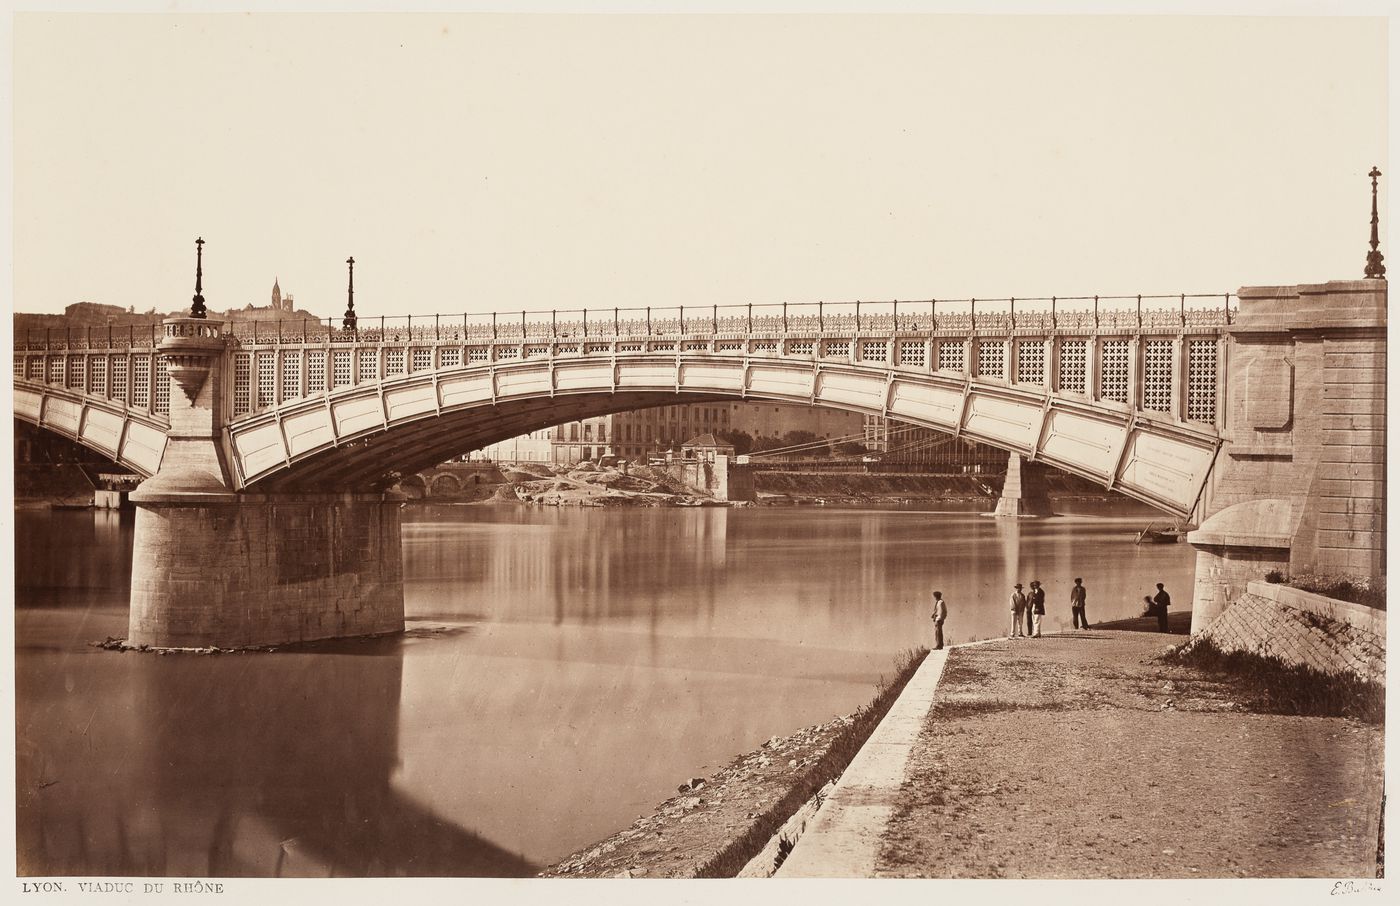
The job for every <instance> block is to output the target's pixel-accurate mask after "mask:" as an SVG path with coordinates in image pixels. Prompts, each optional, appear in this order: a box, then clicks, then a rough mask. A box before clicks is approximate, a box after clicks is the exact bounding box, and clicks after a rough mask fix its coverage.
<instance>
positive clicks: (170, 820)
mask: <svg viewBox="0 0 1400 906" xmlns="http://www.w3.org/2000/svg"><path fill="white" fill-rule="evenodd" d="M403 644H404V643H403V642H402V641H400V640H397V639H381V640H373V641H366V642H354V643H333V644H332V643H328V644H323V645H321V646H318V647H317V648H316V649H315V654H314V655H310V654H292V653H284V654H279V655H275V656H273V655H258V654H247V655H239V656H217V657H199V656H194V655H183V656H179V657H176V658H154V657H131V656H128V657H114V656H111V655H106V654H97V655H95V656H92V657H89V658H88V660H89V661H90V663H87V664H84V665H83V669H75V670H72V671H71V672H70V673H69V677H70V682H77V683H79V684H83V685H88V686H89V688H74V689H71V690H69V691H65V689H64V686H63V685H62V684H59V685H58V687H57V688H54V686H53V684H52V682H51V678H50V677H49V675H48V674H47V673H46V672H45V669H44V667H42V666H36V663H35V659H36V658H37V657H39V655H35V656H32V657H24V658H21V659H20V661H19V663H18V668H17V692H18V698H17V700H18V702H19V711H18V714H17V717H18V721H17V731H18V739H19V746H18V750H17V760H16V773H17V780H18V784H19V790H18V793H19V795H18V799H17V803H16V807H17V814H16V821H17V824H16V832H17V840H16V843H17V853H18V861H19V871H20V873H21V874H25V875H57V876H63V875H74V874H77V875H99V876H100V875H116V876H140V875H146V876H155V877H161V876H173V877H182V876H183V877H203V878H210V877H214V878H218V877H245V876H257V877H275V876H283V877H292V876H304V877H328V876H330V877H335V876H341V877H376V876H385V877H399V876H455V877H477V876H494V877H519V876H529V875H532V874H534V873H535V872H536V871H538V869H539V867H540V866H536V865H534V864H532V863H530V862H528V861H526V860H525V859H523V858H521V857H520V856H518V855H516V854H514V853H511V852H508V851H506V850H503V849H502V848H500V847H499V846H496V845H495V844H493V843H492V842H491V841H489V840H486V839H483V838H482V837H480V836H479V835H477V834H475V833H472V832H471V831H469V830H467V829H465V828H463V827H460V826H459V825H457V824H455V823H453V822H452V821H449V820H447V819H445V818H443V817H442V816H441V815H438V814H435V813H433V812H432V811H431V810H430V809H428V808H426V807H425V806H424V805H422V804H420V803H418V802H415V801H414V800H413V799H411V798H409V797H407V796H405V795H404V794H403V793H402V792H400V791H399V790H398V789H397V788H396V786H395V783H394V777H395V774H396V772H397V770H398V767H399V758H400V756H399V729H398V728H399V719H400V714H399V704H400V697H401V692H402V690H401V686H402V670H403V660H402V658H403V655H402V652H401V647H402V645H403ZM75 656H76V657H84V656H83V655H81V654H79V655H75ZM118 673H120V674H122V676H121V677H120V679H119V680H116V679H115V678H114V676H113V675H114V674H118ZM289 690H297V692H296V693H293V694H289ZM73 693H78V694H73ZM55 766H64V771H63V773H61V774H59V773H56V772H57V771H58V768H57V767H55ZM459 769H460V770H463V771H470V770H471V765H461V766H460V767H459Z"/></svg>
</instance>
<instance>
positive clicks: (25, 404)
mask: <svg viewBox="0 0 1400 906" xmlns="http://www.w3.org/2000/svg"><path fill="white" fill-rule="evenodd" d="M1230 305H1231V296H1230V295H1228V294H1225V295H1216V296H1210V297H1199V296H1189V297H1188V296H1171V297H1116V298H1113V299H1108V298H1074V299H1058V298H1057V299H1035V300H963V301H954V302H948V301H938V302H899V303H883V304H875V303H864V304H862V303H855V304H853V305H844V306H843V305H827V304H818V305H790V306H781V307H779V306H742V307H737V308H720V307H711V308H705V309H698V310H696V309H690V308H686V309H670V310H661V309H648V310H639V311H623V310H612V309H609V310H607V311H604V312H594V311H589V312H573V313H560V312H549V313H538V312H536V313H517V314H514V315H510V316H505V315H488V316H483V317H473V316H453V317H449V316H431V317H429V318H421V317H415V318H399V319H389V318H385V319H380V320H374V319H364V318H362V319H360V321H359V325H358V329H355V330H346V329H338V328H334V327H333V326H331V325H330V324H329V323H326V322H321V323H317V322H305V321H292V320H283V321H277V322H251V323H248V322H243V323H234V324H222V325H220V324H218V323H217V322H194V323H196V324H198V325H202V326H201V327H199V330H200V331H202V332H203V334H205V336H204V338H203V340H202V341H201V342H204V343H205V344H206V346H207V347H208V348H207V349H206V350H205V354H207V355H208V356H209V358H208V359H207V361H208V362H209V365H210V368H209V373H210V375H211V377H212V380H210V381H208V382H207V385H205V386H202V388H201V389H200V390H199V393H202V394H204V395H205V396H206V397H207V406H206V407H204V408H203V409H201V411H207V415H206V416H205V417H204V419H203V421H204V422H207V424H205V425H204V433H206V434H207V435H208V436H209V438H210V439H211V440H213V441H214V442H215V445H216V446H217V451H218V463H219V469H220V470H221V471H222V474H221V475H220V476H219V477H220V478H221V479H222V481H223V483H224V484H225V485H226V486H227V488H228V489H230V490H233V491H238V492H244V493H262V494H267V493H279V492H281V493H287V492H336V491H348V490H362V489H368V488H373V487H377V486H380V485H381V484H382V481H383V479H384V476H386V475H387V474H389V473H390V472H391V471H392V472H398V473H401V474H408V473H410V472H417V471H421V470H422V469H425V468H428V467H430V466H432V465H434V464H436V463H438V462H441V461H442V460H444V459H446V458H448V457H449V456H451V455H453V454H455V453H460V452H462V451H463V450H466V449H473V448H477V447H480V446H484V445H486V444H489V443H493V442H495V441H499V440H504V439H506V438H509V437H512V436H516V435H519V434H523V433H525V432H527V431H530V430H534V429H537V428H542V427H546V426H549V425H552V424H557V423H560V422H563V421H570V420H573V419H578V418H585V417H589V416H594V415H601V414H607V413H611V412H618V411H625V410H628V409H635V408H645V407H648V406H655V405H665V404H672V403H686V402H699V401H714V400H731V399H748V400H764V401H773V402H783V403H808V404H811V405H818V406H828V407H832V408H837V409H845V410H849V411H854V412H861V413H867V414H877V415H886V416H890V417H893V418H897V419H900V420H902V421H906V422H909V423H911V424H916V425H922V426H925V427H929V428H934V429H938V430H942V431H947V432H949V433H950V434H955V435H960V436H964V437H967V438H970V439H973V440H977V441H980V442H983V443H987V444H991V445H993V446H997V447H1000V448H1002V449H1005V450H1008V451H1010V452H1013V453H1018V454H1021V455H1024V456H1026V457H1027V458H1029V459H1033V460H1037V461H1040V462H1044V463H1048V464H1050V465H1053V466H1055V467H1057V468H1060V469H1064V470H1066V471H1069V472H1073V473H1076V474H1079V475H1082V476H1084V477H1087V478H1090V479H1092V480H1094V481H1097V482H1099V483H1100V484H1102V485H1104V486H1105V487H1109V488H1112V489H1114V490H1116V491H1119V492H1121V493H1123V494H1125V495H1127V496H1129V497H1133V498H1136V499H1139V500H1142V501H1145V502H1147V503H1150V504H1152V505H1153V506H1155V507H1158V508H1159V509H1162V510H1164V511H1166V512H1169V513H1171V514H1173V515H1176V516H1181V517H1187V516H1190V514H1191V513H1192V511H1193V509H1195V508H1196V507H1197V504H1198V502H1199V500H1200V496H1201V492H1202V489H1203V488H1204V487H1205V485H1206V481H1207V477H1208V475H1209V473H1210V470H1211V466H1212V463H1213V461H1214V459H1215V455H1216V452H1217V449H1218V447H1219V445H1220V429H1219V425H1220V422H1221V418H1222V414H1223V409H1222V405H1223V400H1222V398H1221V396H1220V393H1219V388H1220V381H1219V378H1220V376H1222V375H1224V374H1225V373H1226V371H1227V368H1228V363H1227V360H1226V356H1227V345H1226V343H1225V341H1224V338H1225V336H1226V334H1227V332H1228V330H1229V326H1230V323H1231V320H1232V317H1233V315H1232V309H1231V307H1230ZM186 323H188V322H186ZM167 327H169V325H167ZM182 329H183V328H182ZM22 339H23V341H24V342H22V343H20V344H19V345H18V348H17V349H16V350H15V361H14V378H15V391H14V399H15V414H16V417H18V418H21V419H25V420H27V421H30V422H33V423H34V424H37V425H39V426H41V427H44V428H47V429H49V430H52V431H55V432H57V433H59V434H62V435H64V436H67V437H70V438H73V439H75V440H78V441H79V442H81V443H84V444H87V445H89V446H91V447H93V448H95V449H98V450H100V451H102V452H104V453H106V454H107V455H109V456H112V457H113V458H114V459H116V460H118V461H119V462H122V463H124V464H125V465H127V466H129V467H131V468H132V469H134V470H135V471H137V472H138V473H140V474H142V475H154V474H155V473H156V472H157V471H159V470H160V469H161V468H162V463H163V462H166V460H167V458H168V457H170V456H171V455H172V448H171V447H170V436H171V433H172V430H171V417H170V408H171V398H172V397H171V392H170V383H171V376H172V374H176V373H177V372H178V370H179V368H180V365H179V363H178V350H172V349H167V348H166V347H167V346H168V345H169V343H170V342H171V341H174V342H175V343H176V344H177V345H178V343H179V342H180V337H179V336H178V335H176V336H174V337H163V336H160V335H156V334H154V333H153V334H151V335H146V334H144V333H143V334H140V335H138V334H137V333H136V332H135V331H126V332H122V331H117V332H115V333H107V332H100V331H99V332H97V333H96V334H94V333H93V332H90V331H76V332H64V333H63V334H62V335H61V336H60V335H57V332H55V331H48V332H46V335H45V336H43V337H39V336H36V335H31V336H29V337H25V338H22ZM162 357H163V358H165V359H167V360H168V361H169V363H170V364H171V368H173V369H174V370H170V369H167V368H164V367H162V365H161V360H162ZM178 402H179V400H178V398H177V403H178ZM191 405H192V406H194V408H197V409H199V408H201V406H200V405H199V404H198V402H197V401H196V402H194V403H191ZM177 433H178V432H177ZM185 446H188V444H186V445H185ZM211 468H212V467H211Z"/></svg>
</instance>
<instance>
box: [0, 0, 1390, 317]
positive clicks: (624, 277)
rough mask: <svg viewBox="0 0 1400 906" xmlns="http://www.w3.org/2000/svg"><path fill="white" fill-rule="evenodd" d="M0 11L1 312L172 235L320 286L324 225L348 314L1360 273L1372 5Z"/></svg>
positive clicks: (1378, 111) (170, 296) (172, 258)
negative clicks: (5, 84)
mask: <svg viewBox="0 0 1400 906" xmlns="http://www.w3.org/2000/svg"><path fill="white" fill-rule="evenodd" d="M12 37H13V45H14V72H13V78H14V81H13V114H14V120H13V122H14V130H13V136H12V139H13V147H12V150H13V167H14V183H13V192H14V194H13V230H14V234H13V238H14V258H13V278H14V295H13V305H14V307H15V308H16V309H17V310H20V311H32V312H57V311H61V310H62V309H63V307H64V306H66V305H68V304H71V303H73V302H78V301H92V302H103V303H108V304H114V305H120V306H123V307H126V306H135V307H136V309H137V310H138V311H144V310H147V309H149V308H152V307H154V308H156V309H158V310H161V311H170V310H175V309H177V308H180V307H182V306H186V305H188V304H189V299H190V296H191V294H192V293H193V288H194V287H193V282H194V240H195V238H196V236H202V237H203V238H204V239H205V240H206V245H205V248H204V252H205V256H204V295H205V298H206V299H207V301H208V304H209V307H210V308H211V309H214V310H222V309H226V308H230V307H243V306H244V305H246V304H248V303H253V304H256V305H266V304H267V301H268V298H269V294H270V291H271V287H272V283H273V280H274V279H277V280H278V281H279V282H280V285H281V288H282V290H283V292H284V293H291V294H293V295H294V296H295V299H296V304H297V306H298V307H299V308H304V309H308V310H311V311H313V312H315V313H317V314H319V315H322V316H335V315H339V313H340V312H341V311H342V310H343V309H344V307H345V283H346V265H345V259H346V258H347V257H349V256H351V255H353V256H354V257H355V261H356V266H355V300H356V308H357V309H358V310H359V311H360V312H361V314H362V315H363V316H371V317H372V316H374V315H380V314H384V315H403V314H430V313H458V312H487V311H503V312H505V311H518V310H521V309H531V310H550V309H559V310H566V309H577V308H581V307H587V308H591V309H600V308H611V307H613V306H622V307H637V306H644V305H653V306H674V305H687V306H708V305H711V304H719V305H726V304H742V303H746V302H753V303H775V302H783V301H787V302H811V301H816V300H818V299H821V300H826V301H849V300H854V299H862V300H867V301H870V300H888V299H905V300H915V299H919V300H922V299H929V298H962V297H968V296H977V297H981V298H987V297H1005V296H1021V297H1026V296H1049V295H1052V294H1054V295H1061V296H1065V295H1085V294H1094V293H1099V294H1103V295H1110V294H1119V293H1124V294H1134V293H1181V292H1186V293H1222V292H1226V291H1233V290H1235V289H1237V288H1238V287H1240V286H1243V285H1258V284H1292V283H1317V282H1324V281H1327V280H1332V279H1349V278H1359V277H1360V276H1361V275H1362V271H1363V268H1364V265H1365V253H1366V250H1367V239H1368V235H1369V219H1370V182H1369V180H1368V179H1367V178H1366V173H1367V171H1368V170H1369V169H1370V168H1371V166H1372V165H1373V164H1380V165H1381V166H1382V169H1387V157H1386V155H1387V153H1388V147H1387V143H1386V140H1387V131H1388V128H1387V117H1386V114H1387V104H1388V98H1387V69H1386V65H1387V64H1386V53H1387V31H1386V24H1385V22H1384V21H1383V20H1378V19H1374V18H1358V17H1351V18H1318V17H1292V18H1273V17H1219V16H1217V17H1188V16H1165V17H1163V16H1123V17H1066V16H1060V17H1034V16H946V15H704V16H702V15H657V16H644V15H552V14H551V15H513V14H451V13H441V12H430V13H421V14H377V15H376V14H341V15H335V14H319V13H309V14H272V13H254V14H238V13H225V14H189V15H164V14H154V15H134V14H123V15H101V14H93V13H45V12H34V13H24V12H21V13H18V14H17V15H16V17H15V19H14V23H13V33H12ZM1388 179H1389V176H1388V175H1387V177H1385V179H1383V180H1382V188H1383V189H1384V188H1385V187H1386V180H1388ZM1384 201H1385V195H1384V192H1383V193H1382V204H1384ZM1386 226H1387V224H1385V223H1383V224H1382V251H1387V250H1388V246H1386V245H1385V232H1386V231H1385V227H1386ZM1396 262H1397V266H1400V253H1397V258H1396Z"/></svg>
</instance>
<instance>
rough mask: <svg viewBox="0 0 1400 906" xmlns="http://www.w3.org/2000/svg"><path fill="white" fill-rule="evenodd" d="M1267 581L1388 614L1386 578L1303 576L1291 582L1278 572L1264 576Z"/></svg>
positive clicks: (1327, 575) (1294, 577)
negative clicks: (1386, 607) (1386, 608)
mask: <svg viewBox="0 0 1400 906" xmlns="http://www.w3.org/2000/svg"><path fill="white" fill-rule="evenodd" d="M1264 581H1266V582H1272V583H1274V584H1276V585H1279V584H1281V585H1287V586H1289V587H1290V588H1296V589H1298V590H1299V591H1310V592H1312V593H1313V594H1318V595H1326V596H1327V597H1329V598H1336V599H1337V600H1338V601H1346V602H1348V603H1351V604H1364V605H1366V606H1367V607H1374V608H1376V609H1377V610H1385V576H1347V575H1337V574H1333V573H1304V574H1302V575H1298V576H1293V577H1292V578H1290V577H1288V576H1286V575H1284V574H1283V573H1281V572H1279V571H1278V570H1272V571H1270V572H1269V573H1268V574H1267V575H1265V576H1264Z"/></svg>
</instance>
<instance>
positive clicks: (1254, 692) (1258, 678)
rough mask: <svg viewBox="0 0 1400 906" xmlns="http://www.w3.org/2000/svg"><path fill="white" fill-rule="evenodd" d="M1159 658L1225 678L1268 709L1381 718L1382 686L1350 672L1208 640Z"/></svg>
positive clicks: (1259, 706)
mask: <svg viewBox="0 0 1400 906" xmlns="http://www.w3.org/2000/svg"><path fill="white" fill-rule="evenodd" d="M1158 660H1159V661H1160V662H1161V663H1164V664H1176V665H1181V666H1184V667H1191V668H1194V669H1196V670H1200V671H1202V672H1203V673H1207V674H1211V675H1212V678H1213V679H1220V680H1224V681H1226V682H1228V683H1229V684H1230V685H1231V687H1232V688H1234V689H1237V690H1239V692H1240V693H1241V697H1242V698H1247V699H1249V700H1250V705H1251V706H1252V707H1253V708H1254V709H1255V710H1257V711H1260V712H1263V713H1266V714H1291V715H1298V716H1306V717H1349V718H1352V719H1355V720H1359V721H1362V722H1364V723H1368V724H1373V725H1376V726H1379V725H1380V724H1382V723H1384V722H1385V687H1384V686H1382V685H1381V684H1380V683H1375V682H1369V681H1367V680H1363V679H1361V678H1360V677H1357V676H1353V675H1352V674H1350V673H1341V674H1336V673H1323V672H1321V671H1320V670H1314V669H1313V668H1312V667H1307V666H1302V665H1295V664H1288V663H1285V662H1284V661H1283V660H1281V659H1280V658H1278V657H1276V656H1273V655H1269V656H1267V657H1265V656H1262V655H1258V654H1250V653H1249V652H1245V651H1231V652H1224V651H1221V650H1220V648H1218V647H1216V645H1215V643H1214V642H1212V641H1211V640H1210V639H1200V640H1198V641H1196V642H1193V643H1192V644H1191V645H1189V646H1185V647H1182V648H1177V649H1173V650H1172V651H1169V652H1167V653H1166V654H1164V655H1161V656H1160V658H1158Z"/></svg>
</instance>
